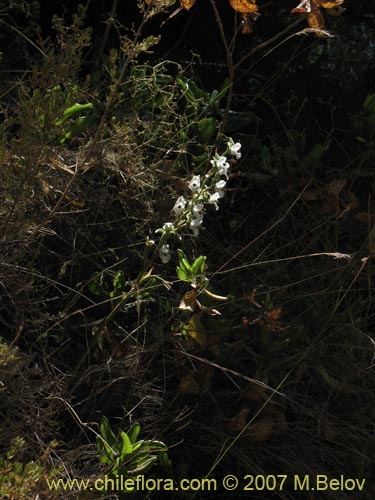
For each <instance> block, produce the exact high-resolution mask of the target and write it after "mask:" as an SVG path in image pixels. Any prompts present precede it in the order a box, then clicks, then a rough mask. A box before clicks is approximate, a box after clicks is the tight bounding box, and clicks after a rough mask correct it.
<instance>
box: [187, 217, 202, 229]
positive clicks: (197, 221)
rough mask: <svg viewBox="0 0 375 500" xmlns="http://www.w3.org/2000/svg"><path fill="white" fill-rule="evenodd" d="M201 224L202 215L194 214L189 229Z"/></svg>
mask: <svg viewBox="0 0 375 500" xmlns="http://www.w3.org/2000/svg"><path fill="white" fill-rule="evenodd" d="M202 222H203V215H202V214H196V215H195V216H194V217H192V218H191V221H190V227H199V226H201V225H202Z"/></svg>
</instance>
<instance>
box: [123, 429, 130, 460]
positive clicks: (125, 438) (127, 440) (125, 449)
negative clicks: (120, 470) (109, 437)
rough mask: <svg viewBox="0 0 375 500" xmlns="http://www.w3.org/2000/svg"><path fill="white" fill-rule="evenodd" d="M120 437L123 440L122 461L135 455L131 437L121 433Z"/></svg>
mask: <svg viewBox="0 0 375 500" xmlns="http://www.w3.org/2000/svg"><path fill="white" fill-rule="evenodd" d="M120 436H121V439H122V446H121V452H120V457H121V460H124V459H125V457H127V456H128V455H131V454H132V453H133V445H132V443H131V441H130V438H129V436H128V435H127V434H126V432H124V431H121V432H120Z"/></svg>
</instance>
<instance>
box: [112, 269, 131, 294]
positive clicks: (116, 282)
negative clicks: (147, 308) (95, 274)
mask: <svg viewBox="0 0 375 500" xmlns="http://www.w3.org/2000/svg"><path fill="white" fill-rule="evenodd" d="M128 284H129V283H128V281H126V279H125V274H124V272H123V271H118V272H117V273H116V275H115V277H114V278H113V289H114V290H116V291H118V292H125V289H126V287H127V285H128Z"/></svg>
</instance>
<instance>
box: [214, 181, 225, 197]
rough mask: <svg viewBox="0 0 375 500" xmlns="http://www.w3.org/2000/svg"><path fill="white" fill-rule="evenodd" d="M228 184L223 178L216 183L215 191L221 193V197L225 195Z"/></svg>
mask: <svg viewBox="0 0 375 500" xmlns="http://www.w3.org/2000/svg"><path fill="white" fill-rule="evenodd" d="M225 186H226V181H224V180H221V181H219V182H217V183H216V184H215V191H216V193H219V196H220V198H222V197H223V196H224V188H225Z"/></svg>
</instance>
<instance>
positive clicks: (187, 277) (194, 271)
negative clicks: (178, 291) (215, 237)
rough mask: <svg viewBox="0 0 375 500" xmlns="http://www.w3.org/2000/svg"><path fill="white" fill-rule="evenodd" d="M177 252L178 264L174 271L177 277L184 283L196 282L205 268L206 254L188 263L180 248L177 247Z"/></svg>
mask: <svg viewBox="0 0 375 500" xmlns="http://www.w3.org/2000/svg"><path fill="white" fill-rule="evenodd" d="M177 252H178V260H179V265H178V267H177V270H176V272H177V277H178V279H180V280H181V281H185V282H186V283H196V281H197V279H202V277H203V275H204V271H205V269H206V256H203V255H201V256H200V257H197V258H196V259H195V260H194V262H193V263H192V264H190V263H189V261H188V259H187V257H186V255H185V254H184V252H183V251H182V250H181V249H178V250H177Z"/></svg>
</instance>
